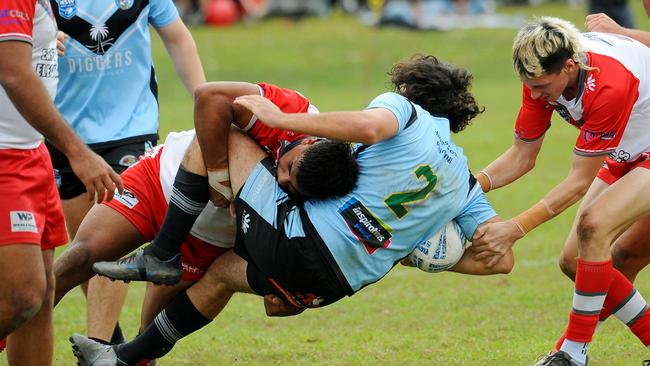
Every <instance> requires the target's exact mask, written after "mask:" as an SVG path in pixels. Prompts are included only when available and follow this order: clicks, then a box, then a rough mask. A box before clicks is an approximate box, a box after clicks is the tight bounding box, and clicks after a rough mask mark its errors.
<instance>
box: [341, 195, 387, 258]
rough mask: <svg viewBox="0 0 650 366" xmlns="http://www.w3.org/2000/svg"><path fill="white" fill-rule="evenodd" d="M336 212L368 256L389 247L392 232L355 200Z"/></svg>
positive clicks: (351, 200)
mask: <svg viewBox="0 0 650 366" xmlns="http://www.w3.org/2000/svg"><path fill="white" fill-rule="evenodd" d="M338 212H339V214H340V215H341V216H342V217H343V220H344V221H345V223H346V224H347V225H348V228H349V229H350V231H352V234H354V236H356V237H357V239H359V241H360V242H361V243H362V244H363V245H364V246H365V247H366V250H367V251H368V254H372V253H374V252H375V250H377V249H379V248H386V247H388V246H389V245H390V239H391V237H392V235H391V234H390V232H391V231H392V230H391V229H390V228H388V227H386V226H385V225H386V224H384V223H383V222H382V221H381V220H379V219H378V218H377V217H375V215H373V214H372V212H370V210H368V209H367V208H366V207H365V206H364V205H363V204H362V203H361V202H359V200H357V199H356V198H351V199H350V200H348V201H347V202H346V203H345V204H344V205H343V206H342V207H341V208H339V211H338Z"/></svg>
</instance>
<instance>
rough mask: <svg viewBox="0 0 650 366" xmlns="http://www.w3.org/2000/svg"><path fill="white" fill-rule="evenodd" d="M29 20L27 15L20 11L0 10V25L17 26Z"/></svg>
mask: <svg viewBox="0 0 650 366" xmlns="http://www.w3.org/2000/svg"><path fill="white" fill-rule="evenodd" d="M29 19H30V18H29V15H28V14H27V13H25V12H24V11H22V10H18V9H0V24H18V23H22V22H26V21H29Z"/></svg>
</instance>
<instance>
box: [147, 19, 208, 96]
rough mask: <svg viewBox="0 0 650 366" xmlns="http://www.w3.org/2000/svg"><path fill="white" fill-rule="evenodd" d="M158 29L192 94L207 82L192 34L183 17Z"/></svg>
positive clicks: (176, 68) (177, 69)
mask: <svg viewBox="0 0 650 366" xmlns="http://www.w3.org/2000/svg"><path fill="white" fill-rule="evenodd" d="M156 31H157V32H158V34H159V35H160V38H161V39H162V41H163V43H164V44H165V48H167V53H169V56H170V57H171V59H172V62H173V63H174V69H175V70H176V73H177V74H178V76H179V77H180V78H181V80H182V81H183V84H184V85H185V88H186V89H187V90H188V92H189V93H190V95H191V94H192V93H194V90H195V89H196V88H197V87H198V86H199V85H201V84H203V83H205V73H204V72H203V66H201V59H200V58H199V53H198V51H197V48H196V43H195V42H194V38H192V34H191V33H190V31H189V29H187V27H186V26H185V24H183V21H182V20H181V18H177V19H176V20H175V21H174V22H172V23H171V24H169V25H166V26H164V27H158V28H156Z"/></svg>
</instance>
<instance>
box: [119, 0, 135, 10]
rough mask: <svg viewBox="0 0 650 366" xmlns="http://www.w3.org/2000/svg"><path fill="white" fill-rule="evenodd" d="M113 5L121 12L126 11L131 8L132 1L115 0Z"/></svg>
mask: <svg viewBox="0 0 650 366" xmlns="http://www.w3.org/2000/svg"><path fill="white" fill-rule="evenodd" d="M115 5H117V7H118V8H120V9H122V10H127V9H130V8H131V7H132V6H133V0H115Z"/></svg>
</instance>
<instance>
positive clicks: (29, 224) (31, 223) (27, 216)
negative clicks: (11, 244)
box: [9, 211, 38, 233]
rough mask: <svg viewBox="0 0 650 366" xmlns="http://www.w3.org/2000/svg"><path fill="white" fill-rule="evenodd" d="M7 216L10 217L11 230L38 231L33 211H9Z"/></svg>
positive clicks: (16, 231)
mask: <svg viewBox="0 0 650 366" xmlns="http://www.w3.org/2000/svg"><path fill="white" fill-rule="evenodd" d="M9 217H10V218H11V232H14V233H19V232H30V233H38V227H37V226H36V218H35V217H34V214H33V213H31V212H29V211H10V212H9Z"/></svg>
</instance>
